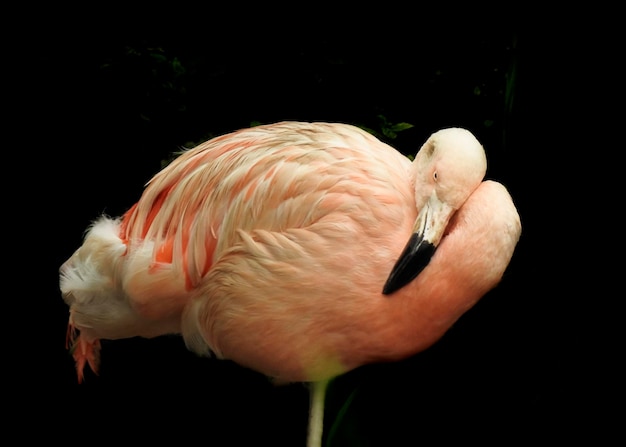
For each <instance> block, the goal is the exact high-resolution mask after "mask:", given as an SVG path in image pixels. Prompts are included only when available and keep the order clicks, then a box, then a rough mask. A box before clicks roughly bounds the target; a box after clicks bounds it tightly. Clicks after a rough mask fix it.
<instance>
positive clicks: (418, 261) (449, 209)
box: [383, 128, 487, 294]
mask: <svg viewBox="0 0 626 447" xmlns="http://www.w3.org/2000/svg"><path fill="white" fill-rule="evenodd" d="M486 170H487V158H486V156H485V151H484V149H483V147H482V145H481V144H480V143H479V142H478V140H477V139H476V137H474V135H473V134H472V133H471V132H469V131H468V130H465V129H461V128H447V129H442V130H440V131H438V132H435V133H434V134H432V135H431V136H430V138H428V140H427V141H426V142H425V143H424V144H423V145H422V147H421V148H420V150H419V152H418V153H417V155H416V156H415V160H414V161H413V165H412V168H411V178H412V180H413V182H414V186H415V204H416V206H417V210H418V215H417V219H416V220H415V224H414V226H413V232H412V234H411V237H410V238H409V241H408V242H407V244H406V246H405V248H404V251H403V252H402V254H401V255H400V257H399V258H398V260H397V262H396V264H395V266H394V268H393V270H392V271H391V273H390V274H389V277H388V279H387V282H386V283H385V286H384V288H383V293H385V294H390V293H393V292H394V291H396V290H398V289H399V288H401V287H403V286H404V285H406V284H407V283H409V282H410V281H412V280H413V279H414V278H415V277H416V276H417V275H418V274H419V273H420V272H421V271H422V270H423V269H424V268H425V267H426V266H427V265H428V262H429V261H430V258H431V256H432V255H433V253H434V252H435V249H436V247H437V245H439V242H440V241H441V238H442V237H443V235H444V233H445V229H446V227H447V225H448V222H449V221H450V218H451V217H452V215H453V214H454V212H455V211H456V210H458V209H459V208H460V207H461V206H462V205H463V203H465V201H466V200H467V198H468V197H469V196H470V195H471V194H472V193H473V192H474V190H476V188H477V187H478V185H479V184H480V183H481V182H482V181H483V179H484V177H485V173H486Z"/></svg>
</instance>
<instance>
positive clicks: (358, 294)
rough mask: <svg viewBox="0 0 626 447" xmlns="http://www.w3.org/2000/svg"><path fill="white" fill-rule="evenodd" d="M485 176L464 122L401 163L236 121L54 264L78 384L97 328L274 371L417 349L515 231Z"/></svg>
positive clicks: (506, 250)
mask: <svg viewBox="0 0 626 447" xmlns="http://www.w3.org/2000/svg"><path fill="white" fill-rule="evenodd" d="M485 170H486V159H485V154H484V150H483V148H482V146H481V145H480V144H479V143H478V141H476V139H475V138H474V136H473V135H472V134H471V133H470V132H468V131H466V130H464V129H458V128H451V129H443V130H441V131H439V132H436V133H434V134H433V135H432V136H431V137H430V138H429V139H428V140H427V141H426V143H425V144H424V145H423V146H422V148H421V149H420V151H418V153H417V155H416V157H415V161H413V162H411V161H410V160H409V159H408V158H407V157H405V156H403V155H402V154H400V153H399V152H398V151H396V150H395V149H393V148H392V147H390V146H388V145H387V144H385V143H383V142H381V141H379V140H378V139H376V138H375V137H373V136H372V135H370V134H369V133H367V132H365V131H363V130H361V129H359V128H357V127H354V126H349V125H345V124H333V123H302V122H282V123H277V124H272V125H264V126H258V127H253V128H250V129H242V130H239V131H237V132H233V133H231V134H228V135H224V136H220V137H217V138H214V139H212V140H209V141H207V142H205V143H202V144H200V145H199V146H197V147H195V148H193V149H190V150H187V151H185V152H184V153H183V154H182V155H180V156H179V157H178V158H177V159H175V160H174V161H173V162H172V163H171V164H170V165H169V166H167V167H166V168H165V169H163V170H162V171H161V172H159V173H158V174H157V175H156V176H155V177H154V178H153V179H152V180H151V181H150V182H149V183H148V185H147V186H146V188H145V191H144V193H143V195H142V196H141V198H140V199H139V201H138V202H137V203H136V204H135V205H134V206H133V207H132V208H131V209H130V210H129V211H128V212H127V213H126V214H125V215H124V216H122V217H121V218H118V219H112V218H109V217H101V218H100V219H98V220H97V221H96V222H94V224H93V225H92V227H91V228H90V230H89V232H88V233H87V235H86V237H85V241H84V244H83V245H82V246H81V247H80V248H79V249H78V250H77V251H76V252H75V253H74V255H73V256H72V257H71V258H70V259H69V260H68V261H67V262H66V263H65V264H64V265H63V266H62V267H61V279H60V286H61V291H62V293H63V297H64V299H65V301H66V303H67V304H68V305H69V307H70V318H69V328H70V329H69V331H68V333H69V342H70V343H71V344H72V346H73V355H74V358H75V359H76V362H77V370H78V375H79V380H80V379H81V378H82V375H83V372H82V371H83V368H84V366H85V365H86V364H90V365H91V367H92V369H96V368H97V354H98V350H99V340H100V339H120V338H126V337H132V336H142V337H155V336H159V335H163V334H181V335H182V336H183V337H184V340H185V342H186V344H187V346H188V348H189V349H191V350H192V351H194V352H197V353H198V354H201V355H208V354H210V353H213V354H215V355H216V356H217V357H219V358H226V359H231V360H234V361H236V362H237V363H239V364H241V365H243V366H245V367H249V368H251V369H254V370H256V371H258V372H260V373H263V374H265V375H267V376H268V377H271V378H273V379H275V380H277V381H281V382H290V381H305V382H317V383H325V382H327V381H328V380H330V379H332V378H333V377H336V376H337V375H340V374H342V373H345V372H347V371H349V370H351V369H353V368H356V367H358V366H361V365H364V364H367V363H372V362H382V361H393V360H397V359H402V358H405V357H408V356H411V355H413V354H415V353H417V352H420V351H421V350H423V349H425V348H427V347H428V346H430V345H431V344H433V343H434V342H435V341H437V340H438V339H439V338H440V337H441V336H442V335H443V334H444V333H445V331H446V330H447V329H448V328H449V327H450V326H451V325H452V324H453V323H454V322H455V321H456V320H457V319H458V318H459V317H460V316H461V315H462V314H463V313H464V312H465V311H466V310H467V309H469V308H470V307H471V306H472V305H473V304H474V303H476V302H477V301H478V300H479V299H480V298H481V297H482V296H483V295H484V294H485V293H486V292H488V291H489V290H490V289H492V288H493V287H495V286H496V284H497V283H498V282H499V281H500V279H501V277H502V275H503V273H504V271H505V269H506V267H507V266H508V264H509V261H510V259H511V257H512V255H513V251H514V248H515V246H516V243H517V241H518V238H519V236H520V231H521V226H520V220H519V216H518V214H517V211H516V208H515V206H514V204H513V201H512V200H511V197H510V195H509V194H508V192H507V191H506V189H505V188H504V187H503V186H502V185H501V184H499V183H496V182H493V181H483V177H484V175H485ZM411 235H417V237H411ZM408 240H409V241H410V242H409V243H408V244H407V241H408ZM423 252H426V255H425V254H424V253H423ZM431 255H432V257H430V256H431ZM420 256H426V259H425V260H419V257H420ZM418 261H419V262H418ZM390 272H391V273H390ZM383 289H385V293H383ZM312 417H313V416H312ZM312 424H313V421H312ZM320 424H321V423H320ZM319 430H321V425H320V428H319ZM316 436H317V437H320V436H321V434H318V435H314V436H313V438H315V437H316ZM309 442H310V444H309V445H314V444H318V443H319V439H310V441H309Z"/></svg>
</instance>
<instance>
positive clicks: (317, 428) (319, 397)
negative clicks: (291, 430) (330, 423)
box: [306, 380, 329, 447]
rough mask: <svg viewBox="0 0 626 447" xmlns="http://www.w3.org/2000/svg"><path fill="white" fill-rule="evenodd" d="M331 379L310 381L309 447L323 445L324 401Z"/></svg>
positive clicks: (307, 443)
mask: <svg viewBox="0 0 626 447" xmlns="http://www.w3.org/2000/svg"><path fill="white" fill-rule="evenodd" d="M328 382H329V380H321V381H319V382H311V383H310V388H309V392H310V406H309V433H308V437H307V442H306V445H307V447H322V435H323V433H324V401H325V399H326V387H327V386H328Z"/></svg>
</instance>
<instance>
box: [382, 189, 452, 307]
mask: <svg viewBox="0 0 626 447" xmlns="http://www.w3.org/2000/svg"><path fill="white" fill-rule="evenodd" d="M454 211H455V209H454V208H452V207H450V206H449V205H448V204H447V203H445V202H442V201H441V200H439V198H438V197H437V195H436V194H435V193H433V195H431V196H430V198H429V199H428V201H427V202H426V204H425V205H424V207H423V208H422V209H421V210H420V212H419V214H418V215H417V219H416V220H415V224H414V226H413V234H411V237H410V238H409V241H408V242H407V244H406V246H405V247H404V250H403V251H402V254H401V255H400V257H399V258H398V260H397V261H396V264H395V265H394V267H393V269H392V270H391V273H390V274H389V277H388V278H387V281H386V282H385V286H384V287H383V294H385V295H389V294H391V293H393V292H395V291H396V290H398V289H400V288H402V287H404V286H405V285H407V284H408V283H410V282H411V281H412V280H413V279H415V277H417V275H419V274H420V272H421V271H422V270H424V268H425V267H426V266H427V265H428V263H429V262H430V258H431V257H432V255H433V254H434V253H435V250H436V248H437V245H439V242H440V241H441V238H442V236H443V233H444V231H445V229H446V227H447V226H448V222H449V221H450V218H451V217H452V214H454Z"/></svg>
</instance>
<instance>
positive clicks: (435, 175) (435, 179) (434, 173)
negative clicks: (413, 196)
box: [433, 171, 439, 181]
mask: <svg viewBox="0 0 626 447" xmlns="http://www.w3.org/2000/svg"><path fill="white" fill-rule="evenodd" d="M438 179H439V175H438V174H437V171H435V172H433V180H434V181H437V180H438Z"/></svg>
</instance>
